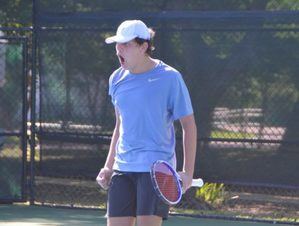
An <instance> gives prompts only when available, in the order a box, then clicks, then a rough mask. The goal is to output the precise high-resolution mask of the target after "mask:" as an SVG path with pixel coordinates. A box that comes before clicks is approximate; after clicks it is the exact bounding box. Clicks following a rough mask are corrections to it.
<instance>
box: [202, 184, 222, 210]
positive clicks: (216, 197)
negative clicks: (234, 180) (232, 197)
mask: <svg viewBox="0 0 299 226" xmlns="http://www.w3.org/2000/svg"><path fill="white" fill-rule="evenodd" d="M196 198H201V199H203V200H204V201H205V202H207V203H209V204H211V205H216V206H217V205H220V204H222V203H223V202H224V201H225V189H224V184H216V183H206V184H205V185H204V186H203V187H202V188H200V189H198V190H197V191H196Z"/></svg>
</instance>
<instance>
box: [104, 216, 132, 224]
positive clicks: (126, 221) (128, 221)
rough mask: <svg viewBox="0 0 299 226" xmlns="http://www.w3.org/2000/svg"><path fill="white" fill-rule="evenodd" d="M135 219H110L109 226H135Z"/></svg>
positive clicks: (108, 220)
mask: <svg viewBox="0 0 299 226" xmlns="http://www.w3.org/2000/svg"><path fill="white" fill-rule="evenodd" d="M135 221H136V218H135V217H108V219H107V226H120V225H122V226H134V225H135Z"/></svg>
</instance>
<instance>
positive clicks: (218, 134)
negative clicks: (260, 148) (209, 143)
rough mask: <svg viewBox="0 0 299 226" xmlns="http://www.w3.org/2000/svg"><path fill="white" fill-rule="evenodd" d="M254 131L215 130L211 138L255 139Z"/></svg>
mask: <svg viewBox="0 0 299 226" xmlns="http://www.w3.org/2000/svg"><path fill="white" fill-rule="evenodd" d="M255 137H256V136H255V134H254V133H245V132H232V131H225V130H214V131H212V132H211V138H224V139H254V138H255Z"/></svg>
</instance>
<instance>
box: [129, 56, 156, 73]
mask: <svg viewBox="0 0 299 226" xmlns="http://www.w3.org/2000/svg"><path fill="white" fill-rule="evenodd" d="M156 66H157V61H156V60H154V59H152V58H151V57H149V56H145V57H144V58H141V59H140V60H138V62H137V63H136V66H135V67H133V68H131V69H130V72H131V73H132V74H142V73H145V72H147V71H150V70H152V69H153V68H154V67H156Z"/></svg>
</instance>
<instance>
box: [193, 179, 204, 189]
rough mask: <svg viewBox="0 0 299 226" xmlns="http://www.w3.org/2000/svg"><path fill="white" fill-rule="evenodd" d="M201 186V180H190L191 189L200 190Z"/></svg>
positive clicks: (202, 183)
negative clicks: (197, 188) (196, 188)
mask: <svg viewBox="0 0 299 226" xmlns="http://www.w3.org/2000/svg"><path fill="white" fill-rule="evenodd" d="M203 185H204V182H203V180H202V179H201V178H198V179H193V180H192V184H191V186H192V187H199V188H200V187H202V186H203Z"/></svg>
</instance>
